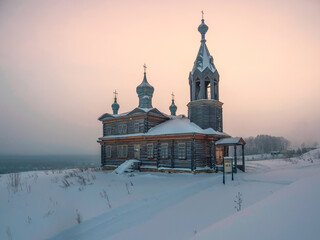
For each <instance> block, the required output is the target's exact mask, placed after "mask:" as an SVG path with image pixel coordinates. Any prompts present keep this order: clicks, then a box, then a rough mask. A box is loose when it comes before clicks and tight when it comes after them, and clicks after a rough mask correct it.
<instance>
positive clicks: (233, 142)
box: [215, 137, 246, 173]
mask: <svg viewBox="0 0 320 240" xmlns="http://www.w3.org/2000/svg"><path fill="white" fill-rule="evenodd" d="M245 144H246V142H245V141H244V140H243V139H242V138H241V137H235V138H222V139H220V140H218V141H216V143H215V145H216V146H225V147H231V146H234V167H235V170H234V171H235V173H237V168H239V169H240V170H242V171H243V172H245V161H244V145H245ZM239 145H240V146H241V149H242V166H241V165H240V166H238V161H237V146H239Z"/></svg>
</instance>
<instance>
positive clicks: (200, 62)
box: [191, 42, 216, 73]
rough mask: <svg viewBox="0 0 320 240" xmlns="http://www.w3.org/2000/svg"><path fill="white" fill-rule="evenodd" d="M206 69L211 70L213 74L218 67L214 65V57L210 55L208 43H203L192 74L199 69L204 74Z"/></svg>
mask: <svg viewBox="0 0 320 240" xmlns="http://www.w3.org/2000/svg"><path fill="white" fill-rule="evenodd" d="M206 68H209V70H211V71H212V72H215V71H216V67H215V66H214V64H213V57H212V56H211V55H210V52H209V49H208V47H207V45H206V43H204V42H202V43H201V45H200V49H199V52H198V55H197V58H196V60H195V62H194V65H193V69H192V72H191V73H194V72H195V71H196V70H197V69H198V70H199V71H200V72H203V71H204V70H205V69H206Z"/></svg>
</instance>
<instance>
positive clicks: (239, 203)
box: [234, 192, 242, 212]
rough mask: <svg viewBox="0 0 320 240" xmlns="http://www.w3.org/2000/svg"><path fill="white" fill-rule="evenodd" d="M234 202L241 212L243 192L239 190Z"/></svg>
mask: <svg viewBox="0 0 320 240" xmlns="http://www.w3.org/2000/svg"><path fill="white" fill-rule="evenodd" d="M234 203H235V204H236V205H235V206H234V208H235V209H236V210H237V212H239V211H240V210H241V207H242V194H241V193H240V192H238V194H237V195H236V199H235V200H234Z"/></svg>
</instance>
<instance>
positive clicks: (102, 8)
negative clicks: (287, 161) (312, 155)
mask: <svg viewBox="0 0 320 240" xmlns="http://www.w3.org/2000/svg"><path fill="white" fill-rule="evenodd" d="M201 10H204V12H205V22H206V24H207V25H208V26H209V31H208V32H207V34H206V39H207V46H208V48H209V50H210V53H211V55H213V58H214V62H215V66H216V67H217V69H218V71H219V73H220V100H221V101H222V102H224V108H223V111H224V131H225V132H227V133H229V134H230V135H232V136H242V137H248V136H255V135H257V134H270V135H275V136H284V137H286V138H289V139H290V140H292V141H294V142H297V143H299V144H300V143H301V142H302V141H310V142H311V141H320V110H319V109H320V67H319V63H320V14H319V12H320V2H319V1H316V0H314V1H312V0H307V1H302V0H300V1H297V0H292V1H276V0H269V1H267V0H258V1H252V0H243V1H236V0H229V1H225V0H216V1H201V0H200V1H96V0H90V1H78V0H77V1H76V0H68V1H62V0H61V1H41V0H38V1H14V2H13V1H4V0H2V1H1V0H0V36H1V37H0V112H1V118H0V132H1V134H0V141H1V144H0V154H4V153H21V154H24V153H28V154H35V153H77V152H78V153H95V152H97V153H98V147H99V146H98V144H97V143H96V139H97V138H98V137H100V136H101V134H102V127H101V124H100V122H98V121H97V118H98V117H99V116H100V115H101V114H102V113H104V112H111V104H112V102H113V96H112V92H113V91H114V89H117V91H118V92H119V96H118V97H119V99H118V100H119V101H118V102H119V104H120V112H125V111H129V110H132V109H133V108H135V107H137V106H138V97H137V94H136V92H135V90H136V86H137V85H138V84H140V82H141V81H142V77H143V67H142V65H143V64H144V63H146V64H147V66H148V69H147V77H148V81H149V83H150V84H151V85H153V86H154V88H155V92H154V97H153V106H154V107H156V108H158V109H159V110H160V111H163V112H165V113H169V109H168V107H169V105H170V104H171V102H170V100H171V96H170V94H171V92H174V93H175V95H176V104H177V106H178V111H177V113H178V114H187V107H186V105H187V103H188V102H189V84H188V75H189V72H190V71H191V69H192V66H193V62H194V60H195V57H196V54H197V51H198V48H199V46H200V34H199V32H198V31H197V27H198V25H199V24H200V20H201Z"/></svg>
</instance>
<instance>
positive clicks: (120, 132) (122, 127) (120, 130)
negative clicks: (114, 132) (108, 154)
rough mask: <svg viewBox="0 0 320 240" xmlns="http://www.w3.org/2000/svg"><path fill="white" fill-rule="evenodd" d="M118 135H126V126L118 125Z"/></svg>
mask: <svg viewBox="0 0 320 240" xmlns="http://www.w3.org/2000/svg"><path fill="white" fill-rule="evenodd" d="M118 132H119V134H126V133H127V125H126V124H120V125H119V127H118Z"/></svg>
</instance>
